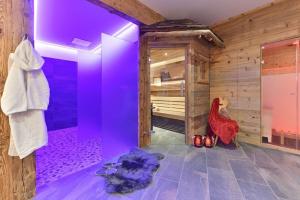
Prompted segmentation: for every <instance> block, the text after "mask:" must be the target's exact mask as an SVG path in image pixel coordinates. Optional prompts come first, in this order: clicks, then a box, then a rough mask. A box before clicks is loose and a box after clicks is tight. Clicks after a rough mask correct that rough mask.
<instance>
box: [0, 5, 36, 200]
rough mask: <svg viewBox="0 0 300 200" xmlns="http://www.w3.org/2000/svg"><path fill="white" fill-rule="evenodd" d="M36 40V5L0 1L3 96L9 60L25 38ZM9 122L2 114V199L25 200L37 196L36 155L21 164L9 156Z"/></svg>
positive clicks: (0, 91) (0, 150)
mask: <svg viewBox="0 0 300 200" xmlns="http://www.w3.org/2000/svg"><path fill="white" fill-rule="evenodd" d="M25 33H28V34H29V35H31V36H33V1H32V0H22V1H20V0H2V1H0V96H1V94H2V92H3V86H4V83H5V80H6V77H7V60H8V55H9V53H11V52H13V51H14V49H15V48H16V46H17V45H18V44H19V42H20V41H21V39H22V37H23V35H24V34H25ZM9 138H10V130H9V124H8V119H7V117H6V116H4V114H3V113H2V112H0V199H1V200H15V199H16V200H24V199H30V198H31V197H32V196H33V195H34V194H35V176H36V175H35V159H34V155H31V156H28V157H27V158H25V159H23V160H20V159H18V158H11V157H9V156H8V154H7V151H8V144H9Z"/></svg>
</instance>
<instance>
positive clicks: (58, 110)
mask: <svg viewBox="0 0 300 200" xmlns="http://www.w3.org/2000/svg"><path fill="white" fill-rule="evenodd" d="M44 60H45V64H44V66H43V71H44V73H45V75H46V77H47V79H48V82H49V86H50V89H51V95H50V104H49V107H48V110H47V111H46V112H45V118H46V123H47V128H48V130H49V131H53V130H58V129H64V128H70V127H76V126H77V62H71V61H66V60H59V59H52V58H44Z"/></svg>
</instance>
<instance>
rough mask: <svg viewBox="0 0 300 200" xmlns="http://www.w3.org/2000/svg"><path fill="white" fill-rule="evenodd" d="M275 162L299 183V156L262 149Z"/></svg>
mask: <svg viewBox="0 0 300 200" xmlns="http://www.w3.org/2000/svg"><path fill="white" fill-rule="evenodd" d="M264 151H265V152H266V153H267V154H268V156H270V158H271V159H272V160H273V161H274V162H275V163H280V164H279V165H278V167H279V168H280V169H282V170H283V171H284V172H285V173H287V174H288V175H289V177H290V178H292V179H293V180H294V181H295V182H297V184H298V185H300V156H299V155H293V154H288V153H284V152H281V151H274V150H271V149H264Z"/></svg>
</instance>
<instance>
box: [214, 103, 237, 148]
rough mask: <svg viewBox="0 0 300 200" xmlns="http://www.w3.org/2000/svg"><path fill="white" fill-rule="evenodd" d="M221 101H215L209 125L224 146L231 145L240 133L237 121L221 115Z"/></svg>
mask: <svg viewBox="0 0 300 200" xmlns="http://www.w3.org/2000/svg"><path fill="white" fill-rule="evenodd" d="M219 106H220V100H219V98H216V99H214V101H213V103H212V106H211V110H210V113H209V117H208V123H209V125H210V128H211V130H212V131H213V133H214V134H215V135H217V136H219V138H220V140H221V141H222V142H223V143H224V144H229V143H230V142H231V141H232V140H233V139H234V138H235V136H236V134H237V132H238V131H239V126H238V124H237V122H236V121H234V120H231V119H229V118H226V117H223V116H222V115H220V114H219Z"/></svg>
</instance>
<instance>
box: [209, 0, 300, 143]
mask: <svg viewBox="0 0 300 200" xmlns="http://www.w3.org/2000/svg"><path fill="white" fill-rule="evenodd" d="M213 30H214V31H215V32H216V33H217V34H218V35H219V36H220V37H221V38H222V39H223V40H224V42H225V45H226V48H224V49H216V48H213V49H212V52H211V68H210V80H211V82H210V92H211V93H210V100H211V102H212V100H213V99H214V98H215V97H219V96H222V97H226V98H228V99H229V101H230V105H229V112H230V115H231V117H232V118H234V119H237V120H238V122H239V125H240V128H241V130H240V134H239V135H240V140H243V141H247V142H251V143H256V144H257V143H260V110H261V108H260V103H261V98H260V96H261V95H260V90H261V87H260V70H261V64H260V62H261V45H262V44H265V43H269V42H274V41H279V40H284V39H288V38H293V37H299V36H300V1H299V0H286V1H280V2H277V3H272V4H270V5H268V6H265V7H264V8H262V9H257V10H256V11H254V12H249V13H248V14H244V15H240V16H239V17H235V18H232V19H231V20H228V21H226V22H223V23H220V24H217V25H216V26H214V27H213Z"/></svg>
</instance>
